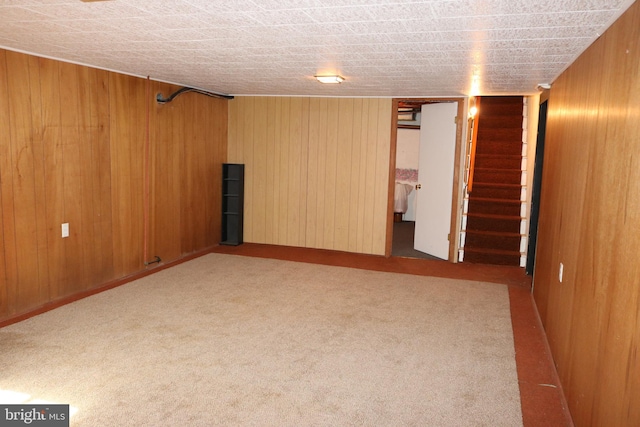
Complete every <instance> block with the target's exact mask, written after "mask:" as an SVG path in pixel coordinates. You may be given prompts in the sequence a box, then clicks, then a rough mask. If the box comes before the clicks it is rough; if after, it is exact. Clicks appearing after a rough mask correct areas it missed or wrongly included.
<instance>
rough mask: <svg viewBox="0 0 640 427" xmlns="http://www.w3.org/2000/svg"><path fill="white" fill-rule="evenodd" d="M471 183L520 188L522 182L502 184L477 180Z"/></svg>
mask: <svg viewBox="0 0 640 427" xmlns="http://www.w3.org/2000/svg"><path fill="white" fill-rule="evenodd" d="M473 185H474V186H475V185H480V186H486V187H506V188H517V187H518V188H521V187H522V184H504V183H502V182H478V181H475V180H474V181H473Z"/></svg>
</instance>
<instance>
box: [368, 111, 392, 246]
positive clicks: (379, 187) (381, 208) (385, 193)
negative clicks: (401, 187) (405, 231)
mask: <svg viewBox="0 0 640 427" xmlns="http://www.w3.org/2000/svg"><path fill="white" fill-rule="evenodd" d="M376 114H377V115H378V127H377V129H376V139H375V144H376V169H375V170H376V172H375V181H376V186H375V202H374V207H373V213H374V215H373V230H374V232H373V233H372V235H373V251H374V252H375V253H377V254H379V255H384V248H385V244H386V237H387V219H390V217H389V216H388V215H387V212H390V211H391V210H390V209H387V202H388V200H389V174H390V173H391V172H390V170H389V168H390V164H389V153H390V150H391V147H390V145H391V143H390V141H391V130H390V122H391V102H380V103H379V104H378V109H377V111H376ZM393 174H394V176H395V171H394V172H393ZM380 230H383V231H384V232H382V233H381V232H380ZM380 248H382V251H380Z"/></svg>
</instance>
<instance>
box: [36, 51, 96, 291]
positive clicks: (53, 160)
mask: <svg viewBox="0 0 640 427" xmlns="http://www.w3.org/2000/svg"><path fill="white" fill-rule="evenodd" d="M58 65H59V63H58V62H57V61H52V60H48V59H41V60H40V77H41V96H42V121H43V126H44V131H43V144H44V169H45V181H46V190H45V195H44V197H45V203H46V208H45V218H46V224H47V253H48V256H49V268H48V271H49V286H50V289H49V297H50V298H51V299H52V300H55V299H56V298H58V297H60V296H62V295H63V294H64V287H65V286H64V285H63V284H64V283H65V282H66V273H65V269H64V267H65V259H66V256H65V247H64V244H63V243H64V242H63V240H62V239H61V238H60V224H62V223H63V222H64V169H63V168H62V167H60V165H62V164H63V155H62V153H63V149H62V132H61V126H60V110H61V105H60V79H59V67H58ZM107 176H108V175H107Z"/></svg>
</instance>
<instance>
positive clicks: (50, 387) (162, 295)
mask: <svg viewBox="0 0 640 427" xmlns="http://www.w3.org/2000/svg"><path fill="white" fill-rule="evenodd" d="M0 390H2V391H0V396H5V398H4V400H5V402H4V403H9V402H6V400H7V399H9V398H12V397H13V396H15V395H16V393H22V394H24V398H25V399H27V398H29V399H43V400H46V401H49V402H55V403H69V404H71V405H72V406H73V407H75V408H77V413H76V414H75V415H74V416H73V417H72V423H71V425H77V426H216V425H220V426H322V425H326V426H483V425H486V426H518V425H522V414H521V410H520V397H519V390H518V381H517V375H516V366H515V359H514V347H513V334H512V330H511V321H510V314H509V302H508V292H507V288H506V286H504V285H497V284H490V283H478V282H468V281H460V280H449V279H442V278H431V277H420V276H410V275H401V274H394V273H380V272H372V271H364V270H357V269H349V268H342V267H328V266H322V265H314V264H306V263H295V262H288V261H278V260H270V259H260V258H249V257H240V256H232V255H222V254H210V255H206V256H204V257H201V258H198V259H195V260H193V261H190V262H188V263H185V264H181V265H179V266H177V267H174V268H171V269H167V270H164V271H161V272H159V273H157V274H154V275H151V276H148V277H146V278H144V279H141V280H138V281H135V282H132V283H129V284H127V285H124V286H121V287H119V288H116V289H113V290H110V291H107V292H103V293H101V294H98V295H94V296H92V297H90V298H86V299H84V300H81V301H78V302H76V303H73V304H70V305H67V306H64V307H61V308H59V309H56V310H54V311H51V312H48V313H45V314H43V315H40V316H37V317H34V318H32V319H29V320H27V321H24V322H21V323H18V324H15V325H11V326H9V327H6V328H3V329H0ZM7 396H9V397H7Z"/></svg>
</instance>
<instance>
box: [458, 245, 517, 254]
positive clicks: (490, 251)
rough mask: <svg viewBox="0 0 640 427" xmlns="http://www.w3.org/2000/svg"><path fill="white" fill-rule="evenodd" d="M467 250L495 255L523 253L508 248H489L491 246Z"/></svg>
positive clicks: (467, 250) (468, 249)
mask: <svg viewBox="0 0 640 427" xmlns="http://www.w3.org/2000/svg"><path fill="white" fill-rule="evenodd" d="M464 251H465V252H475V253H483V254H495V255H522V252H520V251H510V250H506V249H489V248H467V247H465V248H464Z"/></svg>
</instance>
